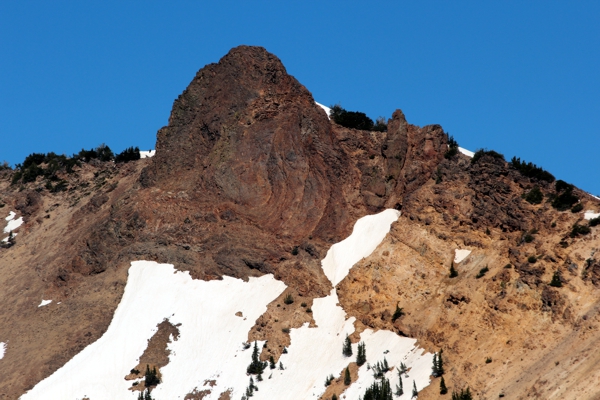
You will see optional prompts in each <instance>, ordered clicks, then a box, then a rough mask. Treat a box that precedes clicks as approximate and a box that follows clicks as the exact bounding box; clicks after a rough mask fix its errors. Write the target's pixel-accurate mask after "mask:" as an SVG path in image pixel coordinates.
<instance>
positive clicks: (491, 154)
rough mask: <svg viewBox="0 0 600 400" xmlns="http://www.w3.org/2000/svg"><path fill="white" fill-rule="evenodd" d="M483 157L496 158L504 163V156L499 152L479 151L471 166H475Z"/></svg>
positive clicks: (474, 156)
mask: <svg viewBox="0 0 600 400" xmlns="http://www.w3.org/2000/svg"><path fill="white" fill-rule="evenodd" d="M483 156H489V157H492V158H495V159H497V160H502V161H504V155H502V154H500V153H498V152H497V151H494V150H486V149H479V150H477V151H476V152H475V154H474V155H473V158H471V164H475V163H476V162H478V161H479V159H481V157H483Z"/></svg>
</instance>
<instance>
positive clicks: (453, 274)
mask: <svg viewBox="0 0 600 400" xmlns="http://www.w3.org/2000/svg"><path fill="white" fill-rule="evenodd" d="M457 276H458V271H457V270H456V268H454V262H453V263H452V264H450V278H456V277H457Z"/></svg>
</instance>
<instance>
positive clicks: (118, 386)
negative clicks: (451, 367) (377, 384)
mask: <svg viewBox="0 0 600 400" xmlns="http://www.w3.org/2000/svg"><path fill="white" fill-rule="evenodd" d="M398 216H399V212H398V211H396V210H386V211H383V212H382V213H379V214H377V215H372V216H366V217H363V218H361V219H359V220H358V221H357V222H356V224H355V226H354V230H353V232H352V234H351V236H350V237H348V238H346V239H345V240H343V241H342V242H340V243H337V244H335V245H333V246H332V248H331V249H330V250H329V251H328V253H327V257H326V258H325V259H324V260H323V261H322V266H323V269H324V272H325V274H326V275H327V277H328V278H329V279H330V280H331V281H332V283H334V285H335V284H337V283H338V282H340V281H341V280H342V279H344V277H345V276H346V275H347V274H348V272H349V270H350V268H351V267H352V265H354V264H355V263H356V262H357V261H359V260H360V259H362V258H363V257H366V256H368V255H370V254H371V253H372V252H373V251H374V250H375V248H376V247H377V246H378V245H379V244H380V243H381V241H382V240H383V238H384V237H385V236H386V234H387V233H388V232H389V230H390V226H391V224H392V223H393V222H395V221H396V220H397V219H398ZM285 288H286V286H285V284H284V283H283V282H280V281H277V280H275V279H274V277H273V276H272V275H265V276H262V277H260V278H250V279H249V280H248V281H247V282H244V281H243V280H240V279H234V278H231V277H224V278H223V280H220V281H208V282H207V281H201V280H194V279H192V278H191V277H190V275H189V273H187V272H180V271H176V270H175V268H174V266H173V265H170V264H158V263H156V262H151V261H136V262H133V263H132V265H131V267H130V269H129V277H128V281H127V285H126V287H125V292H124V294H123V298H122V300H121V303H120V304H119V306H118V307H117V310H116V311H115V315H114V317H113V320H112V322H111V324H110V326H109V327H108V330H107V331H106V333H105V334H104V335H103V336H102V337H101V338H100V339H99V340H98V341H96V342H94V343H92V344H91V345H89V346H88V347H86V348H85V349H84V350H83V351H82V352H81V353H79V354H77V355H76V356H75V357H74V358H73V359H71V360H70V361H69V362H68V363H67V364H65V365H64V366H63V367H62V368H61V369H59V370H58V371H56V372H55V373H54V374H53V375H51V376H50V377H48V378H47V379H45V380H43V381H42V382H40V383H38V384H37V385H36V386H35V387H34V388H33V389H32V390H31V391H29V392H28V393H26V394H25V395H23V396H22V397H21V399H24V400H29V399H57V400H59V399H61V400H63V399H64V400H71V399H73V400H75V399H82V398H85V397H87V398H89V399H90V400H103V399H136V398H137V393H138V392H131V391H129V390H128V388H129V387H130V386H131V383H132V381H126V380H125V379H124V377H125V376H126V375H127V374H129V371H130V370H131V369H132V368H134V367H135V366H136V365H137V364H138V360H139V357H140V356H141V355H142V353H143V352H144V350H145V348H146V345H147V343H148V339H150V338H151V337H152V335H153V334H154V333H155V332H156V330H157V325H158V324H159V323H160V322H162V321H163V320H164V319H168V320H169V321H170V322H171V323H172V324H173V325H176V326H177V327H178V329H179V332H180V335H179V338H178V339H177V340H171V343H169V344H168V349H169V350H170V351H171V354H170V356H169V364H167V365H166V366H165V367H163V368H161V373H162V383H161V384H159V385H158V386H157V387H156V389H154V390H153V391H152V397H153V398H154V399H156V400H166V399H183V398H184V397H185V395H186V394H187V393H190V392H192V391H193V390H194V389H197V390H198V391H203V390H211V392H210V394H208V395H207V396H205V397H204V399H207V400H208V399H218V398H219V395H220V394H221V393H223V392H225V391H227V390H230V391H231V398H232V399H235V400H239V399H241V398H242V396H243V395H244V393H245V391H246V387H247V386H248V383H249V379H250V376H249V375H247V374H246V367H247V366H248V364H249V363H250V361H251V354H252V347H250V348H248V349H244V346H243V343H244V342H246V341H247V339H248V332H249V331H250V329H251V328H252V326H253V325H254V323H255V321H256V319H257V318H258V317H259V316H260V315H261V314H263V313H264V312H265V311H266V309H267V305H268V304H269V303H270V302H272V301H273V300H274V299H275V298H277V297H278V296H279V295H280V294H281V293H282V292H283V291H284V290H285ZM312 310H313V318H314V320H315V323H316V325H317V327H312V328H311V327H309V326H308V324H305V325H304V326H302V327H300V328H298V329H292V330H291V332H290V337H291V345H290V346H289V348H288V353H287V354H282V355H281V358H280V361H281V363H282V364H283V366H284V369H283V370H281V369H279V368H277V369H275V370H271V369H269V368H267V369H266V370H265V372H264V374H263V381H262V382H257V381H256V377H255V379H254V380H255V384H256V385H257V386H258V388H259V390H258V391H256V392H255V393H254V396H253V397H252V399H256V400H260V399H275V398H281V399H298V400H302V399H317V398H319V397H320V395H321V394H323V392H324V391H325V389H326V388H325V386H324V382H325V379H326V377H327V376H329V375H330V374H333V375H334V376H335V377H339V376H340V373H341V372H342V370H343V369H344V368H345V367H347V365H348V364H349V363H350V362H353V361H355V357H354V356H353V357H348V358H347V357H344V356H343V355H342V344H343V341H344V339H345V337H346V334H351V333H352V332H354V318H348V319H346V318H347V315H346V312H345V311H344V310H343V309H342V308H341V307H340V306H339V304H338V297H337V293H336V290H335V288H334V289H332V291H331V293H330V295H329V296H326V297H324V298H318V299H315V300H314V301H313V307H312ZM238 311H240V312H242V315H243V316H242V317H240V316H236V313H237V312H238ZM361 340H362V341H364V342H365V344H366V353H367V363H370V364H375V363H376V362H378V361H383V359H384V357H385V358H386V360H387V361H388V363H389V365H390V366H399V365H400V362H403V363H405V364H406V366H407V367H408V368H410V370H409V373H408V377H406V376H404V377H403V382H404V388H405V394H404V395H403V396H401V397H396V398H397V399H402V400H406V399H409V398H410V395H411V389H412V384H413V383H412V382H413V380H414V381H415V383H416V386H417V388H418V389H419V390H421V389H422V388H423V387H425V386H427V385H428V384H429V375H430V373H431V365H432V359H433V355H432V354H428V353H424V352H423V350H422V349H419V348H417V347H416V346H415V345H416V340H415V339H410V338H404V337H400V336H398V335H396V334H394V333H393V332H389V331H378V332H373V331H371V330H366V331H364V332H363V333H362V334H361ZM258 345H259V346H262V343H260V342H259V343H258ZM353 350H354V354H356V352H357V345H356V344H354V345H353ZM367 368H368V366H367V364H365V365H363V366H362V367H361V368H360V369H359V378H358V380H357V381H356V382H354V383H353V384H352V385H350V386H349V387H348V388H347V390H346V391H345V394H344V395H342V396H341V398H344V397H345V398H346V399H349V400H350V399H352V400H355V399H358V397H359V396H361V395H362V394H363V393H364V390H365V389H366V387H367V386H369V385H371V384H372V383H373V382H374V379H375V378H373V376H372V371H369V370H368V369H367ZM387 376H388V378H389V379H390V381H391V383H392V387H394V385H395V384H396V382H397V380H398V375H397V373H396V371H395V370H393V371H390V372H388V373H387ZM208 380H214V381H216V383H215V384H214V386H205V382H206V381H208Z"/></svg>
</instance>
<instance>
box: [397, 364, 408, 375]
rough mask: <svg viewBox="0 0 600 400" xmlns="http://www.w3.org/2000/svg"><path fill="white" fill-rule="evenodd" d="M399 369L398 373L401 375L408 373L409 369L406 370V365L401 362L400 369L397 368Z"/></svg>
mask: <svg viewBox="0 0 600 400" xmlns="http://www.w3.org/2000/svg"><path fill="white" fill-rule="evenodd" d="M397 369H398V373H399V374H404V373H406V370H407V369H408V368H406V364H404V363H403V362H401V363H400V368H397Z"/></svg>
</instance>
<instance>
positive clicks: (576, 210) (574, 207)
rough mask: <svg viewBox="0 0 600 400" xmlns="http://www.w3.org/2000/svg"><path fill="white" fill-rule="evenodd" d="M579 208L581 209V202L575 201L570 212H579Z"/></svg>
mask: <svg viewBox="0 0 600 400" xmlns="http://www.w3.org/2000/svg"><path fill="white" fill-rule="evenodd" d="M581 210H583V204H581V203H577V204H575V205H574V206H573V208H571V212H572V213H573V214H575V213H578V212H580V211H581Z"/></svg>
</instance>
